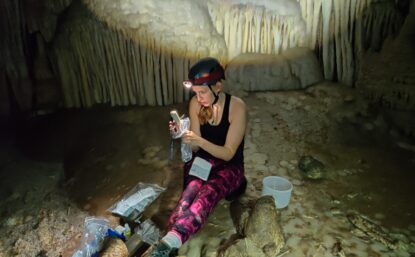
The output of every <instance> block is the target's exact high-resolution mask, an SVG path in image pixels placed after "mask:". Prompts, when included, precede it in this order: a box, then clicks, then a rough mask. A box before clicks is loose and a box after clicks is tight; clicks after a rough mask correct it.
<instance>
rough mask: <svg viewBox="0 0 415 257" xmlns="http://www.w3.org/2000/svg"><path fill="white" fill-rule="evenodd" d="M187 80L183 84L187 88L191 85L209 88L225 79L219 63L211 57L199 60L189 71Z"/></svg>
mask: <svg viewBox="0 0 415 257" xmlns="http://www.w3.org/2000/svg"><path fill="white" fill-rule="evenodd" d="M188 78H189V80H187V81H185V82H183V84H184V85H185V86H187V87H191V86H193V85H204V86H211V85H214V84H216V82H218V81H220V80H222V79H225V71H224V69H223V67H222V66H221V65H220V63H219V61H218V60H216V59H215V58H212V57H206V58H203V59H200V60H199V61H198V62H197V63H195V64H194V65H193V66H192V67H191V68H190V71H189V75H188Z"/></svg>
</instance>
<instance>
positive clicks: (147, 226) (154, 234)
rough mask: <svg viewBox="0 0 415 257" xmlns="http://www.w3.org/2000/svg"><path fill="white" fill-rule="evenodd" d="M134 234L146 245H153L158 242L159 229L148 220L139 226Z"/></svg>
mask: <svg viewBox="0 0 415 257" xmlns="http://www.w3.org/2000/svg"><path fill="white" fill-rule="evenodd" d="M135 233H136V234H138V235H139V236H140V238H141V240H143V242H145V243H147V244H150V245H152V244H155V243H157V242H158V241H159V240H160V229H159V228H158V227H157V226H156V225H155V224H154V223H153V221H151V220H150V219H148V220H145V221H144V222H143V223H141V224H139V225H138V226H137V227H136V229H135Z"/></svg>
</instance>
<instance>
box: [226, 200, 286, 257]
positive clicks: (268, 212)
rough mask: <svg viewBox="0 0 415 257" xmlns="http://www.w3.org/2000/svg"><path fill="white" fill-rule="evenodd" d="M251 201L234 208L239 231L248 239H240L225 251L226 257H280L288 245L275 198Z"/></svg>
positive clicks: (234, 204)
mask: <svg viewBox="0 0 415 257" xmlns="http://www.w3.org/2000/svg"><path fill="white" fill-rule="evenodd" d="M251 205H252V203H251V202H239V203H233V204H232V205H231V213H232V219H233V220H234V223H235V226H236V229H237V232H238V234H239V235H240V236H243V237H244V238H241V239H237V240H236V241H235V242H234V243H233V244H232V245H230V246H229V247H228V248H227V249H225V250H224V251H223V252H222V255H221V256H226V257H236V256H238V257H242V256H243V257H245V256H246V257H248V256H249V257H252V256H257V257H263V256H264V257H265V256H270V257H271V256H276V255H277V254H278V253H279V251H280V250H281V248H282V247H283V246H284V244H285V242H284V237H283V234H282V230H281V227H280V224H279V222H278V220H279V218H278V212H277V208H276V206H275V202H274V199H273V198H272V197H271V196H263V197H261V198H259V199H258V200H257V201H256V202H255V203H254V206H253V207H252V208H251V207H250V206H251Z"/></svg>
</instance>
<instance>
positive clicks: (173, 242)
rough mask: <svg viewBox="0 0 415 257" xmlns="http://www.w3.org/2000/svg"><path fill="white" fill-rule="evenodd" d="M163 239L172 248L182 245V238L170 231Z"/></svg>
mask: <svg viewBox="0 0 415 257" xmlns="http://www.w3.org/2000/svg"><path fill="white" fill-rule="evenodd" d="M161 241H163V242H165V243H166V244H167V245H168V246H169V247H170V248H177V249H179V248H180V246H182V240H181V239H180V237H179V236H178V235H177V234H176V233H174V232H172V231H170V232H168V233H167V234H166V235H165V236H164V237H163V238H162V239H161Z"/></svg>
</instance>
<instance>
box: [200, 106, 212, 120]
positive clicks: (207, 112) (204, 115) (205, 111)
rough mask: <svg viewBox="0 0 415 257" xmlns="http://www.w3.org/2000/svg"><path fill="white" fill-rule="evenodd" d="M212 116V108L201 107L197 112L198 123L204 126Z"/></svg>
mask: <svg viewBox="0 0 415 257" xmlns="http://www.w3.org/2000/svg"><path fill="white" fill-rule="evenodd" d="M212 116H213V108H212V106H207V107H205V106H201V107H200V110H199V115H198V117H199V122H200V124H201V125H204V124H206V123H207V122H208V121H209V120H210V119H211V118H212Z"/></svg>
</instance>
